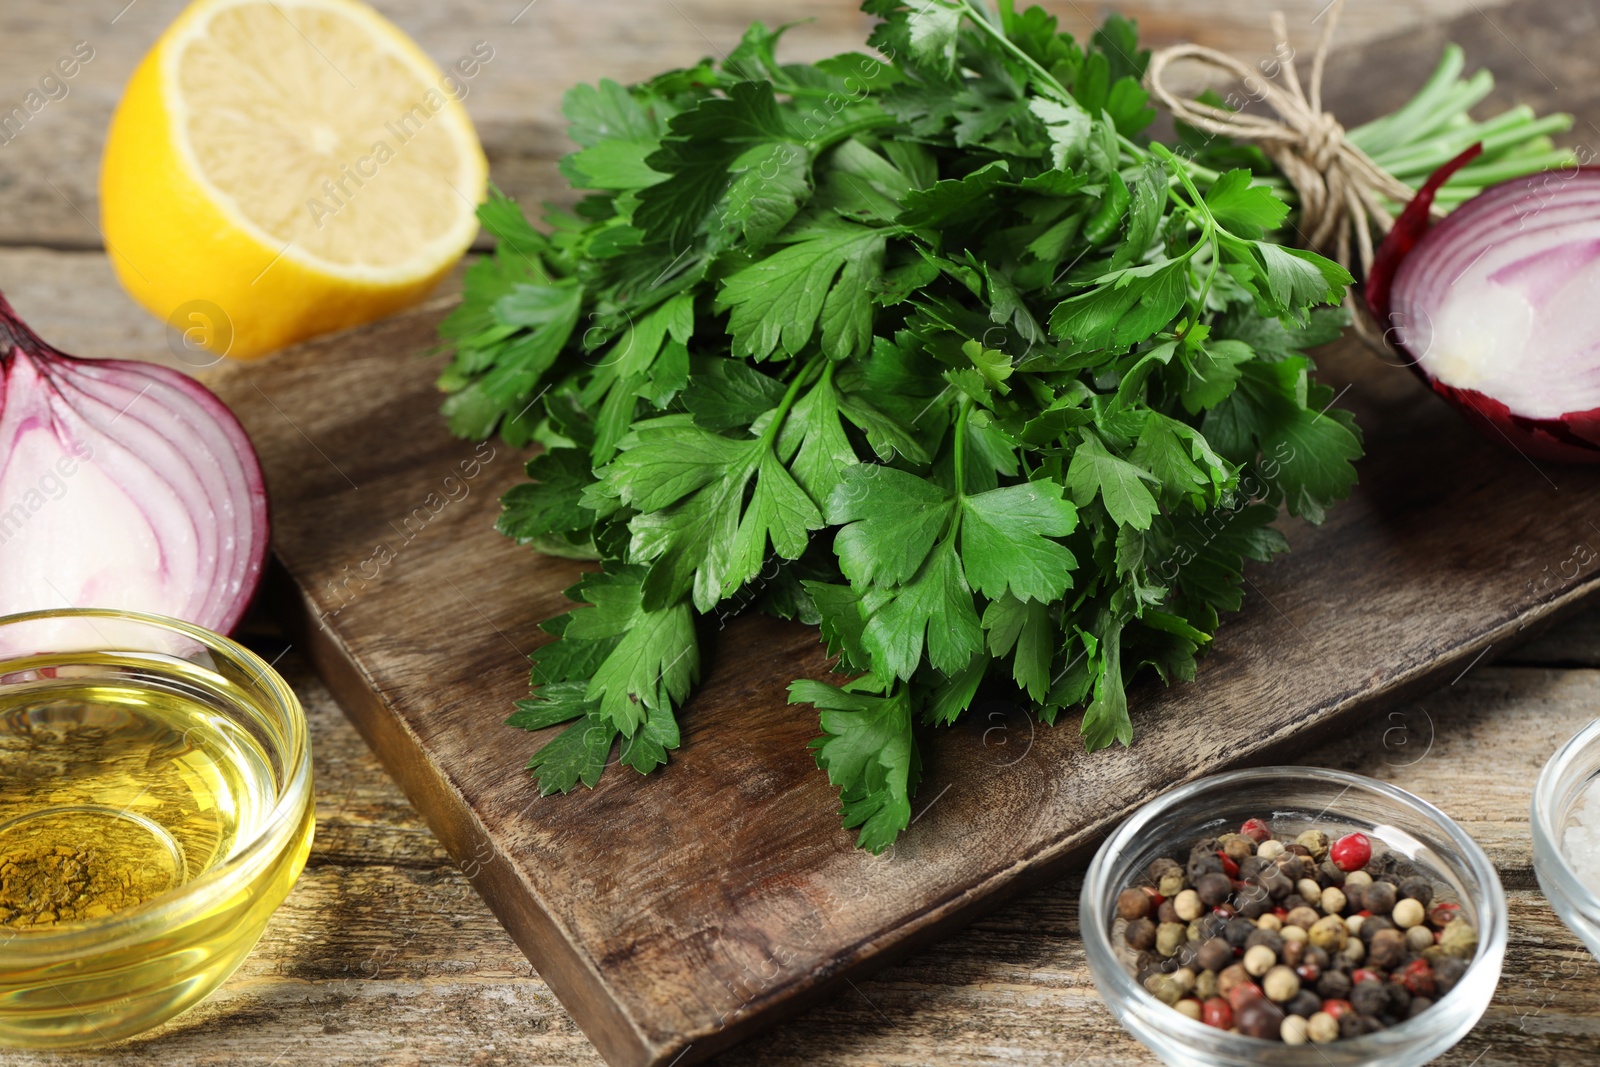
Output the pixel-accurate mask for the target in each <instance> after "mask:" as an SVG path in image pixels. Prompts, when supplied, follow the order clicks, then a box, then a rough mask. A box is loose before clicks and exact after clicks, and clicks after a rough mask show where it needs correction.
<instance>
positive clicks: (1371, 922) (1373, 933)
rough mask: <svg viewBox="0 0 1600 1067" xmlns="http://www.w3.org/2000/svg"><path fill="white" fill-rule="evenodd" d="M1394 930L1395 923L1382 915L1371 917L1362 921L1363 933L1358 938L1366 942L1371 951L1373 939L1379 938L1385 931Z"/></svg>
mask: <svg viewBox="0 0 1600 1067" xmlns="http://www.w3.org/2000/svg"><path fill="white" fill-rule="evenodd" d="M1393 929H1395V925H1394V923H1392V922H1390V921H1389V920H1388V919H1386V918H1384V917H1383V916H1382V915H1369V916H1367V917H1366V918H1365V919H1363V920H1361V933H1360V934H1358V935H1357V936H1359V937H1360V938H1361V940H1362V941H1364V942H1366V945H1367V948H1369V949H1370V948H1371V947H1372V939H1373V938H1375V937H1377V936H1378V935H1379V934H1380V933H1382V932H1383V931H1385V930H1393Z"/></svg>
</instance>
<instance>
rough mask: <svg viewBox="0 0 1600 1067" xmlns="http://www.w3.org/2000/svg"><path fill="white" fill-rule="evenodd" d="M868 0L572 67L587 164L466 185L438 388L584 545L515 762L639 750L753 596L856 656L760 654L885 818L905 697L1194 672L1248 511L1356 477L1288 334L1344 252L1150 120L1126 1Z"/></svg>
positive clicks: (563, 776) (876, 820) (891, 821)
mask: <svg viewBox="0 0 1600 1067" xmlns="http://www.w3.org/2000/svg"><path fill="white" fill-rule="evenodd" d="M863 8H864V9H865V10H866V11H868V12H870V13H871V14H874V15H876V16H878V17H879V18H880V19H881V21H880V23H879V24H878V26H877V28H876V30H875V31H874V32H873V34H872V37H871V39H870V42H869V43H870V45H871V46H872V47H873V49H875V51H876V53H877V54H876V55H871V54H867V53H849V54H846V55H841V56H835V57H833V58H831V59H826V60H823V61H822V62H819V63H815V64H785V63H782V62H780V61H779V59H778V57H777V54H776V46H777V44H778V40H779V37H780V35H781V33H782V31H781V30H778V31H769V30H767V29H765V28H764V27H762V26H760V25H759V24H758V25H756V26H753V27H751V29H750V31H749V32H748V33H747V34H746V35H745V37H744V39H743V41H742V42H741V43H740V45H739V47H738V48H737V49H735V50H734V52H733V53H732V54H730V55H729V56H727V57H726V59H725V60H724V61H722V62H720V63H713V62H709V61H707V62H703V63H701V64H700V65H699V66H697V67H694V68H691V69H688V70H676V71H669V72H667V73H665V74H662V75H660V76H658V77H656V78H653V79H651V80H650V81H647V82H645V83H643V84H640V85H635V86H632V87H623V86H621V85H618V84H616V83H614V82H610V81H602V82H601V83H600V84H599V85H597V86H579V87H578V88H575V89H573V90H572V91H571V92H569V93H568V94H567V96H566V98H565V111H566V114H567V116H568V118H569V119H570V121H571V127H570V134H571V137H572V140H573V141H574V142H576V144H577V146H578V150H577V151H575V152H574V153H572V154H571V155H569V156H567V157H566V158H565V159H564V160H563V161H562V171H563V173H564V174H565V175H566V176H567V177H568V178H569V179H570V180H571V182H572V184H573V185H574V186H575V187H576V188H578V189H581V190H584V191H585V192H586V195H585V196H584V198H583V199H582V200H581V201H580V202H579V203H578V205H577V207H576V208H575V209H574V211H572V212H571V213H566V212H561V211H556V210H551V211H549V212H548V213H547V215H546V221H547V224H548V231H547V232H540V231H538V230H535V229H534V228H533V227H531V226H530V225H529V224H528V222H527V221H526V219H525V218H524V217H523V215H522V213H521V211H520V210H519V209H518V208H517V207H516V205H514V204H513V203H511V202H510V201H509V200H507V199H505V198H503V197H500V196H498V195H496V196H495V197H494V198H493V199H492V200H491V201H490V202H489V203H488V204H486V205H485V206H484V208H483V209H482V211H481V215H482V219H483V223H484V225H485V227H486V228H487V229H488V230H489V231H490V232H491V233H493V234H494V235H495V236H496V237H497V238H498V239H499V244H498V247H497V248H496V250H495V252H494V253H493V254H492V255H490V256H487V257H485V258H483V259H482V260H480V261H479V262H478V263H476V264H475V265H474V266H473V267H472V268H471V269H470V270H469V272H468V274H467V281H466V287H465V293H464V295H463V299H462V303H461V305H460V307H459V308H458V309H457V310H456V311H455V312H454V313H453V314H452V315H451V316H450V317H449V319H448V320H447V321H446V322H445V323H444V325H443V327H442V334H443V336H444V338H445V339H446V341H447V342H449V344H450V345H451V346H452V347H453V349H454V360H453V362H452V363H451V365H450V367H449V369H448V370H447V371H446V372H445V374H444V376H443V378H442V380H441V385H442V386H443V388H444V389H445V390H446V391H447V392H449V393H450V394H451V396H450V397H449V399H448V401H447V402H446V404H445V412H446V414H447V415H448V417H449V419H450V424H451V427H452V428H453V429H454V430H455V432H457V433H459V434H461V435H463V436H468V437H483V436H487V435H489V434H491V433H495V432H498V433H499V434H501V435H502V436H503V437H504V438H505V439H506V440H507V441H509V442H511V443H512V444H514V445H522V444H526V443H529V442H535V441H536V442H538V443H539V444H541V445H543V446H544V450H543V451H542V452H540V454H539V455H537V456H536V457H535V458H534V459H533V460H532V461H531V462H530V463H529V464H528V475H529V478H530V481H529V482H527V483H526V484H523V485H519V486H517V487H516V488H514V489H513V490H511V492H510V493H508V494H507V495H506V497H505V501H504V504H505V511H504V514H503V516H502V517H501V519H500V523H499V528H500V529H501V531H502V532H504V533H505V534H507V535H508V536H511V537H514V538H516V539H517V540H519V541H521V542H523V543H526V544H528V545H531V546H533V547H535V548H537V549H538V550H540V551H543V552H548V553H554V554H558V555H566V556H577V557H582V558H588V559H596V560H599V561H601V569H600V570H599V571H597V572H596V573H594V574H591V575H590V576H588V577H587V578H585V579H584V580H583V581H582V582H581V583H579V584H578V585H577V586H575V587H574V588H573V589H572V590H570V591H569V596H570V597H571V598H572V600H573V601H574V602H575V604H576V606H575V607H574V608H573V609H572V610H571V611H569V612H568V613H566V614H564V615H560V616H558V617H556V618H554V619H552V620H550V621H549V622H547V623H546V624H545V629H546V630H548V631H549V632H550V633H551V634H553V635H555V638H556V640H554V641H553V642H552V643H550V644H548V645H547V646H545V647H544V648H542V649H541V650H540V651H539V652H538V653H536V654H535V657H534V658H535V661H536V662H535V665H534V668H533V683H534V686H535V689H534V693H533V695H532V697H531V698H530V699H528V700H525V701H521V702H519V705H518V710H517V711H516V712H515V714H513V715H512V716H511V718H510V720H509V722H510V723H511V724H512V725H515V726H520V727H524V728H526V729H530V730H537V729H542V728H545V727H549V726H554V725H557V724H561V723H567V724H569V725H567V727H566V728H565V729H564V730H563V731H561V732H560V733H559V734H557V735H555V737H554V739H553V740H551V741H550V742H549V743H548V744H546V745H545V746H544V747H543V748H541V749H540V750H539V751H538V753H537V754H536V755H535V756H534V757H533V760H532V761H531V763H530V767H531V768H532V770H533V771H534V772H535V774H536V775H537V777H538V781H539V786H540V788H541V790H542V791H543V792H546V793H549V792H553V791H566V790H570V789H572V788H574V787H575V786H576V785H577V783H579V782H582V783H584V784H586V785H591V786H592V785H594V784H595V782H596V781H598V779H599V777H600V774H601V772H602V770H603V769H604V767H605V766H606V764H607V762H608V760H609V759H610V758H611V753H612V752H613V751H617V752H619V753H620V759H621V761H622V762H623V763H626V764H628V765H629V766H631V767H633V768H635V769H636V770H639V771H641V772H645V771H650V770H651V769H653V768H655V767H657V766H660V765H661V764H663V763H665V762H666V761H667V759H668V754H669V752H670V751H671V750H672V749H674V748H675V747H677V745H678V743H679V731H678V724H677V720H676V713H677V712H678V710H679V709H680V708H681V707H682V705H683V703H684V701H685V700H687V699H688V697H689V695H690V693H691V692H692V690H693V687H694V684H695V682H696V679H697V675H698V670H699V664H700V648H701V642H702V640H707V639H710V635H711V633H712V629H713V628H712V626H709V625H708V624H707V623H708V619H709V620H712V621H713V622H715V621H718V620H720V619H721V618H725V617H726V616H727V615H730V614H736V613H739V612H743V611H762V612H767V613H770V614H773V615H777V616H781V617H784V618H792V619H799V620H801V621H803V622H806V623H808V624H811V625H815V626H817V627H818V628H819V631H820V637H821V639H822V640H823V641H824V642H826V645H827V648H828V651H829V652H830V654H832V655H834V656H836V657H837V660H838V665H839V669H840V670H842V671H845V672H847V673H849V674H851V675H852V676H854V680H853V681H851V682H850V683H849V684H847V685H844V686H832V685H828V684H824V683H822V682H818V681H813V680H807V679H800V680H796V681H795V682H794V684H793V685H792V686H791V688H790V694H791V700H792V701H794V702H799V703H807V704H811V705H813V706H814V707H815V708H816V709H817V710H818V712H819V713H820V722H821V736H820V737H819V738H818V740H817V741H815V742H814V743H813V745H812V747H813V749H814V753H815V758H816V761H817V763H818V765H819V766H820V767H822V768H823V769H825V770H826V772H827V774H828V777H829V780H830V781H831V782H832V783H833V784H834V786H836V787H837V788H838V790H839V793H840V797H841V801H842V814H843V819H844V824H845V825H846V826H847V827H859V828H860V836H859V844H860V845H861V846H862V847H864V848H868V849H873V850H882V849H883V848H885V847H887V846H888V845H889V844H890V843H891V842H893V841H894V839H895V838H896V836H897V835H898V834H899V833H900V832H901V831H902V830H903V829H904V828H905V827H906V826H907V825H908V823H909V822H910V820H911V803H912V796H913V793H914V791H915V789H916V786H917V780H918V777H919V773H920V772H919V762H918V755H917V742H916V735H917V733H918V731H919V730H920V729H924V728H932V727H937V726H940V725H944V724H949V723H952V722H954V721H955V720H956V719H957V718H959V717H960V715H961V714H962V713H963V712H964V711H965V710H966V709H967V708H968V707H969V706H970V705H971V704H972V703H973V701H974V699H975V698H976V697H977V696H978V694H979V693H980V692H982V691H985V690H986V689H991V690H996V691H999V692H1002V693H1009V694H1011V695H1012V696H1014V697H1015V699H1017V700H1019V701H1023V702H1026V703H1027V704H1029V705H1030V706H1032V707H1033V708H1034V709H1035V711H1036V713H1037V714H1038V716H1039V717H1040V718H1041V719H1043V720H1044V721H1045V722H1047V723H1055V722H1056V721H1057V720H1058V719H1059V718H1061V717H1062V716H1065V715H1070V716H1079V729H1080V730H1081V732H1082V735H1083V738H1084V740H1085V743H1086V744H1087V745H1088V746H1089V747H1090V748H1091V749H1097V748H1101V747H1104V746H1106V745H1110V744H1112V743H1113V742H1116V741H1121V742H1122V743H1124V744H1127V743H1130V742H1131V741H1132V738H1133V726H1132V723H1131V721H1130V719H1129V715H1128V703H1127V696H1126V686H1127V683H1128V681H1129V679H1131V678H1133V677H1134V676H1135V675H1136V674H1138V673H1140V672H1141V671H1143V670H1145V669H1146V668H1149V669H1151V670H1153V672H1154V673H1155V674H1157V675H1159V676H1160V677H1161V678H1162V679H1163V680H1164V681H1167V682H1173V681H1178V680H1183V679H1188V678H1190V677H1192V676H1193V674H1194V671H1195V657H1196V655H1197V654H1198V653H1200V652H1201V651H1202V650H1203V649H1204V648H1205V646H1206V645H1207V644H1209V643H1210V641H1211V639H1212V635H1213V634H1214V633H1215V631H1216V629H1217V624H1218V617H1219V614H1220V613H1221V612H1224V611H1231V610H1236V609H1237V608H1238V607H1239V604H1240V582H1241V568H1242V567H1243V564H1244V561H1245V560H1248V559H1255V560H1265V559H1268V558H1269V557H1271V556H1272V555H1273V554H1274V553H1276V552H1280V551H1282V550H1284V548H1285V547H1286V546H1285V542H1284V540H1283V537H1282V535H1281V534H1280V533H1278V531H1277V530H1275V529H1274V528H1273V527H1272V525H1271V523H1272V522H1273V521H1274V520H1275V519H1276V518H1277V517H1278V515H1279V512H1280V510H1287V511H1288V512H1289V513H1290V514H1292V515H1296V516H1300V517H1302V518H1305V519H1308V520H1310V521H1313V522H1319V521H1321V519H1322V518H1323V515H1324V511H1325V509H1326V508H1327V507H1328V506H1329V505H1330V504H1332V503H1333V502H1334V501H1336V500H1338V499H1339V498H1341V497H1343V496H1345V495H1346V494H1347V493H1348V492H1349V490H1350V488H1351V486H1352V485H1353V484H1354V482H1355V477H1356V476H1355V471H1354V468H1353V467H1352V465H1351V464H1352V461H1353V460H1355V459H1356V458H1357V457H1358V456H1359V455H1360V452H1361V448H1360V435H1359V433H1358V431H1357V429H1356V427H1355V425H1354V423H1353V421H1352V419H1351V418H1350V416H1349V415H1348V414H1347V413H1346V412H1344V411H1341V410H1339V409H1337V408H1334V407H1332V406H1330V405H1331V402H1332V399H1333V397H1332V395H1331V390H1329V389H1327V388H1326V387H1324V386H1322V385H1319V384H1317V383H1316V382H1314V381H1313V380H1312V379H1311V377H1310V372H1311V369H1312V368H1311V361H1310V360H1309V359H1308V358H1307V357H1306V356H1305V355H1304V354H1303V351H1302V350H1303V349H1305V348H1306V347H1308V346H1311V345H1316V344H1321V343H1323V342H1326V341H1328V340H1330V339H1332V338H1334V337H1335V336H1337V334H1338V332H1339V329H1340V325H1341V312H1339V311H1338V310H1336V307H1337V305H1338V303H1339V301H1340V299H1341V297H1342V296H1343V293H1344V290H1345V287H1346V285H1347V284H1348V283H1349V282H1350V280H1351V279H1350V276H1349V275H1348V274H1347V273H1346V272H1345V271H1344V270H1343V269H1342V268H1340V267H1339V266H1337V265H1336V264H1334V263H1332V262H1330V261H1328V260H1326V259H1323V258H1321V257H1320V256H1317V255H1315V254H1314V253H1311V252H1307V251H1303V250H1300V249H1297V248H1294V247H1290V246H1289V245H1287V244H1285V243H1283V241H1282V237H1283V235H1284V233H1285V232H1286V229H1285V228H1286V226H1287V224H1288V223H1289V216H1290V211H1291V208H1290V206H1289V205H1288V204H1287V203H1285V201H1284V200H1283V199H1282V198H1280V197H1279V196H1278V195H1275V193H1274V191H1273V188H1272V185H1271V181H1272V178H1271V174H1270V165H1269V164H1268V163H1267V162H1266V160H1265V159H1264V157H1262V156H1261V155H1260V154H1259V153H1258V152H1255V151H1254V150H1250V149H1240V148H1237V147H1234V146H1231V145H1226V144H1220V143H1203V142H1199V141H1196V140H1195V139H1194V138H1192V137H1190V138H1189V140H1188V141H1187V142H1186V145H1185V147H1184V151H1183V153H1182V154H1181V155H1180V154H1175V153H1174V152H1173V151H1170V150H1169V149H1168V148H1166V147H1164V146H1162V145H1160V144H1151V143H1147V142H1146V140H1145V139H1144V137H1143V131H1144V129H1145V127H1146V126H1147V125H1148V124H1149V123H1150V122H1151V121H1152V119H1153V117H1154V114H1153V112H1152V110H1151V109H1150V107H1149V102H1148V99H1147V96H1146V94H1145V92H1144V90H1143V89H1142V88H1141V87H1140V83H1139V82H1140V77H1141V75H1142V73H1143V68H1144V64H1145V61H1146V57H1147V53H1144V52H1141V51H1139V49H1138V45H1137V40H1136V35H1135V32H1134V28H1133V26H1132V25H1131V24H1130V23H1128V22H1125V21H1123V20H1121V19H1118V18H1112V19H1111V20H1110V21H1109V22H1108V23H1107V24H1106V25H1105V27H1104V28H1103V29H1102V30H1101V31H1100V32H1098V33H1096V34H1095V35H1094V37H1093V39H1092V40H1091V41H1090V42H1089V43H1088V45H1087V46H1086V47H1084V46H1080V45H1079V44H1078V43H1077V42H1075V41H1074V40H1073V39H1072V38H1071V37H1070V36H1068V35H1066V34H1063V33H1060V32H1058V29H1057V26H1056V23H1055V20H1054V19H1053V18H1051V17H1050V16H1049V15H1047V14H1046V13H1045V12H1043V11H1042V10H1041V9H1039V8H1029V9H1028V10H1025V11H1020V12H1019V11H1015V10H1014V9H1013V7H1012V6H1011V4H1010V3H1002V4H1001V7H1000V10H999V11H998V12H991V11H988V10H986V9H984V8H982V7H980V6H978V5H976V4H974V3H972V2H971V0H919V2H918V3H916V4H915V5H911V4H906V3H901V2H898V0H867V2H866V3H865V4H864V5H863ZM1381 132H1382V130H1381V129H1380V130H1379V133H1381ZM1374 136H1376V134H1374ZM1322 305H1332V306H1331V307H1323V306H1322Z"/></svg>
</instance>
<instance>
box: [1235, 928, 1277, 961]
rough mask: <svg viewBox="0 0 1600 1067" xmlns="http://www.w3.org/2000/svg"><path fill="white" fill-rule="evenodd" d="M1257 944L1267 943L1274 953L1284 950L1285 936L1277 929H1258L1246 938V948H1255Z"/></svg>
mask: <svg viewBox="0 0 1600 1067" xmlns="http://www.w3.org/2000/svg"><path fill="white" fill-rule="evenodd" d="M1257 945H1266V946H1267V947H1268V948H1270V949H1271V950H1272V953H1273V955H1277V954H1278V953H1280V952H1282V951H1283V937H1282V935H1280V934H1279V933H1278V931H1276V930H1264V929H1259V928H1258V929H1257V930H1256V931H1255V932H1254V933H1252V934H1251V935H1250V936H1249V937H1247V938H1245V939H1244V947H1245V948H1246V949H1252V948H1255V947H1256V946H1257Z"/></svg>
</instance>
